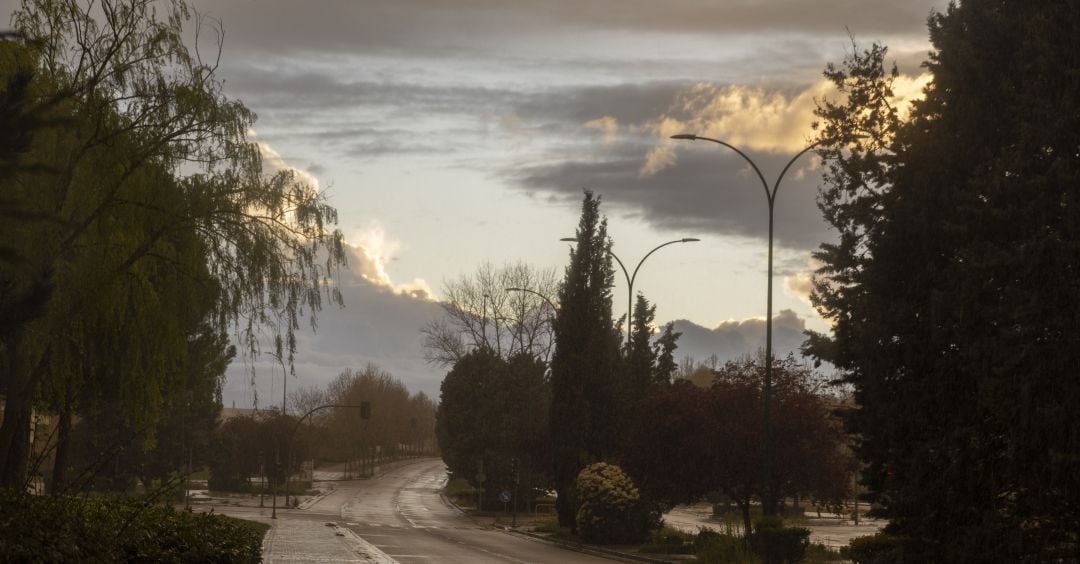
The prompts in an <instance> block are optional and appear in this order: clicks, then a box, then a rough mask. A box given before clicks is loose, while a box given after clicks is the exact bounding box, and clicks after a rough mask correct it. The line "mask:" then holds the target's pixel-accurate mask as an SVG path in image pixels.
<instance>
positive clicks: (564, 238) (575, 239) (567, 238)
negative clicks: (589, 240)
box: [559, 237, 578, 243]
mask: <svg viewBox="0 0 1080 564" xmlns="http://www.w3.org/2000/svg"><path fill="white" fill-rule="evenodd" d="M559 240H560V241H566V242H567V243H577V242H578V240H577V237H563V238H562V239H559Z"/></svg>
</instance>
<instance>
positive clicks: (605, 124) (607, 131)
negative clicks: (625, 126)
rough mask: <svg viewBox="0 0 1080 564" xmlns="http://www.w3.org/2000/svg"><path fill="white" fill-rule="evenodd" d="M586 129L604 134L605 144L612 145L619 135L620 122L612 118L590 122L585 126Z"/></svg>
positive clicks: (605, 117) (602, 118)
mask: <svg viewBox="0 0 1080 564" xmlns="http://www.w3.org/2000/svg"><path fill="white" fill-rule="evenodd" d="M583 126H584V127H585V129H595V130H597V131H599V132H600V133H602V134H603V136H604V144H611V143H612V142H613V141H615V136H617V135H618V134H619V121H618V120H616V119H615V118H613V117H611V116H604V117H601V118H596V119H593V120H589V121H587V122H585V123H584V124H583Z"/></svg>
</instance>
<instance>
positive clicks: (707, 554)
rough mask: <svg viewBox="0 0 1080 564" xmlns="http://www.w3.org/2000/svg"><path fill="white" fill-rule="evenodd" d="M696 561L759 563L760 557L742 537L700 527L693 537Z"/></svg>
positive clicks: (739, 563)
mask: <svg viewBox="0 0 1080 564" xmlns="http://www.w3.org/2000/svg"><path fill="white" fill-rule="evenodd" d="M694 547H695V548H696V549H697V552H696V555H697V561H698V562H702V563H705V564H759V563H760V562H761V558H759V557H758V555H757V554H754V551H752V550H750V548H749V547H748V546H746V543H745V542H744V541H743V539H742V538H740V537H737V536H735V535H725V534H720V533H717V532H716V531H713V530H710V529H702V530H701V532H699V533H698V535H697V538H696V539H694Z"/></svg>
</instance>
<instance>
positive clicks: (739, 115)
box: [640, 81, 832, 176]
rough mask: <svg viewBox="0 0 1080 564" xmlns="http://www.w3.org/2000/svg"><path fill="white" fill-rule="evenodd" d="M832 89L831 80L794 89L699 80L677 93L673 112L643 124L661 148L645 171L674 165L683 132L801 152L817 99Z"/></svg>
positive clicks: (743, 145) (650, 157)
mask: <svg viewBox="0 0 1080 564" xmlns="http://www.w3.org/2000/svg"><path fill="white" fill-rule="evenodd" d="M831 90H832V88H831V85H830V84H829V83H828V82H826V81H818V82H815V83H813V84H811V85H809V86H808V87H806V88H803V89H801V90H799V91H796V92H792V93H788V92H784V91H782V90H771V91H770V90H766V89H765V88H764V87H747V86H741V85H715V84H709V83H699V84H696V85H694V86H693V87H692V88H690V89H689V90H688V91H685V92H682V93H680V94H679V95H678V97H677V99H676V100H675V102H674V103H673V104H672V108H671V110H669V111H668V112H665V113H664V114H663V115H660V116H657V117H655V118H653V119H651V120H649V121H647V122H646V123H645V124H644V125H642V126H640V127H641V129H643V130H644V131H647V132H649V133H651V134H653V135H655V136H656V138H657V139H658V141H659V146H657V147H656V148H654V149H652V150H651V151H649V154H648V155H647V156H646V158H645V162H644V164H643V165H642V167H641V174H643V175H647V176H648V175H653V174H656V173H657V172H659V171H660V170H663V169H664V168H666V167H668V166H671V165H673V164H675V152H674V148H675V145H676V143H677V142H676V141H674V140H672V139H670V137H671V136H672V135H675V134H679V133H694V134H697V135H700V136H703V137H712V138H715V139H720V140H723V141H726V142H728V143H731V144H732V145H735V146H736V147H739V148H740V149H743V150H746V149H750V150H757V151H768V152H788V153H792V154H794V153H797V152H798V151H801V150H802V149H803V148H805V147H806V146H807V144H808V137H809V134H810V133H811V131H812V130H811V129H810V124H811V123H813V121H814V109H815V108H816V103H815V100H817V99H820V98H822V97H824V96H825V95H827V94H828V93H830V92H831ZM678 143H680V144H685V141H681V142H678Z"/></svg>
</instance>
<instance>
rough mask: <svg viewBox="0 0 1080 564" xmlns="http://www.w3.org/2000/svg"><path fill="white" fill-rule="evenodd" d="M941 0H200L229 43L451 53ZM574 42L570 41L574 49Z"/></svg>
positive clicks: (919, 26)
mask: <svg viewBox="0 0 1080 564" xmlns="http://www.w3.org/2000/svg"><path fill="white" fill-rule="evenodd" d="M945 4H946V2H945V0H925V1H923V2H896V1H895V0H818V1H815V2H806V1H805V0H770V1H767V2H766V1H761V0H731V1H727V2H701V1H699V0H671V1H668V2H655V1H654V0H580V1H576V2H505V1H502V0H467V1H461V2H453V3H447V2H445V1H444V0H397V1H395V2H385V1H380V0H366V1H361V0H325V1H323V2H321V3H320V5H319V8H318V9H311V7H310V6H308V5H306V4H304V3H297V2H294V1H291V0H262V1H261V2H259V3H258V5H257V7H253V5H252V4H251V3H250V2H247V1H241V0H214V1H213V2H210V1H209V0H199V1H197V2H196V3H195V5H196V8H198V9H200V10H202V11H204V12H206V13H207V14H208V15H209V16H211V17H214V18H218V19H220V20H222V21H223V22H224V24H225V25H224V27H225V30H226V41H227V43H226V45H238V46H240V47H241V48H243V49H250V50H253V51H258V52H293V51H329V52H375V53H388V54H413V55H416V54H423V55H428V56H443V57H446V56H453V55H460V54H473V55H476V54H480V53H483V54H490V52H491V50H492V48H491V46H492V45H499V46H500V49H501V50H503V51H507V50H513V49H515V48H519V49H520V48H524V46H519V45H517V44H519V43H522V42H524V40H530V41H532V42H536V41H542V40H546V41H549V42H560V43H564V44H565V43H568V42H567V41H566V38H567V37H574V38H575V39H577V40H578V41H573V42H569V43H574V44H577V43H580V42H581V40H582V38H583V37H587V36H588V35H590V34H606V35H619V36H625V37H626V42H627V43H631V42H633V41H637V42H640V41H641V38H642V37H643V36H658V37H655V38H653V39H655V40H660V39H662V37H663V36H669V35H672V34H686V35H702V36H707V35H715V34H727V35H733V34H734V35H739V36H750V37H752V36H756V35H760V34H763V33H772V34H777V33H781V34H782V33H802V34H806V33H819V34H820V33H829V34H833V33H838V32H839V33H842V32H843V30H844V28H845V27H847V28H849V29H851V30H852V31H853V32H854V33H856V34H858V35H867V34H870V35H874V36H881V35H883V34H887V35H914V34H920V35H922V34H924V33H925V27H926V18H927V16H928V15H929V13H930V10H931V8H935V7H936V8H937V9H942V8H943V7H944V6H945ZM571 47H572V45H567V48H571Z"/></svg>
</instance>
